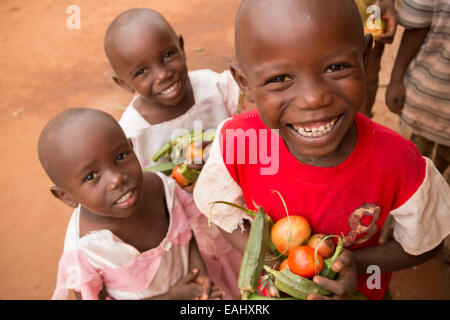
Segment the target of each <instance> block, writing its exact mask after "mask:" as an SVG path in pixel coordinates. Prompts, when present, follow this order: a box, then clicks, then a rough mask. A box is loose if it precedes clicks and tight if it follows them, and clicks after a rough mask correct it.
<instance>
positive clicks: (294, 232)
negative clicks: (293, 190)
mask: <svg viewBox="0 0 450 320" xmlns="http://www.w3.org/2000/svg"><path fill="white" fill-rule="evenodd" d="M272 192H273V193H276V194H278V196H279V197H280V199H281V201H282V202H283V206H284V210H285V212H286V217H284V218H282V219H280V220H278V221H277V222H276V223H275V224H274V225H273V227H272V229H271V230H270V239H271V240H272V242H273V244H274V245H275V248H276V249H277V250H278V252H280V253H281V254H282V255H285V256H288V255H289V253H290V252H291V250H292V249H294V248H295V247H297V246H300V245H302V244H304V243H305V242H306V241H307V240H308V238H309V236H310V235H311V227H310V225H309V222H308V220H306V219H305V218H304V217H302V216H298V215H294V216H290V215H289V212H288V209H287V206H286V202H284V199H283V197H282V196H281V194H280V193H279V192H278V191H276V190H272Z"/></svg>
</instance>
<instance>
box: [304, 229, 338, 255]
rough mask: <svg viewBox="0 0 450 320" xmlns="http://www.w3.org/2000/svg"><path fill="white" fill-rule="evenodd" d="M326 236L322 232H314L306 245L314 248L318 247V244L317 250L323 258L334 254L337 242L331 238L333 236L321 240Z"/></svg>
mask: <svg viewBox="0 0 450 320" xmlns="http://www.w3.org/2000/svg"><path fill="white" fill-rule="evenodd" d="M325 237H326V235H324V234H321V233H316V234H313V235H312V236H311V237H310V238H309V240H308V242H307V243H306V245H307V246H308V247H311V248H313V249H316V247H317V246H318V247H319V248H318V250H317V252H318V253H320V255H321V256H322V258H324V259H327V258H329V257H331V256H332V255H333V252H334V248H335V244H334V241H333V239H331V238H327V239H326V240H324V241H320V240H322V239H323V238H325Z"/></svg>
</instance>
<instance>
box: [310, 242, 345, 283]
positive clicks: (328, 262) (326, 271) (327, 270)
mask: <svg viewBox="0 0 450 320" xmlns="http://www.w3.org/2000/svg"><path fill="white" fill-rule="evenodd" d="M330 237H337V238H338V244H337V246H336V249H335V250H334V254H333V255H332V256H331V257H330V258H328V259H325V260H324V262H323V264H324V266H323V269H322V272H321V273H320V275H321V276H322V277H326V278H328V279H331V280H333V279H334V278H335V276H336V272H334V271H333V269H332V268H331V267H332V266H333V263H334V262H335V261H336V259H337V258H338V257H339V255H340V254H341V252H342V249H343V248H344V239H343V238H342V237H340V236H337V235H333V236H327V237H324V238H323V239H322V240H321V241H320V242H322V241H323V240H326V239H327V238H330ZM320 242H319V244H320ZM319 244H318V245H317V247H316V250H315V251H314V259H316V254H317V248H318V247H319Z"/></svg>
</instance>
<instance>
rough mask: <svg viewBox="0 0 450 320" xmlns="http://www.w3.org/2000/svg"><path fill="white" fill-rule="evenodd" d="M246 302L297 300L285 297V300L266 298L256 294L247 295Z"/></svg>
mask: <svg viewBox="0 0 450 320" xmlns="http://www.w3.org/2000/svg"><path fill="white" fill-rule="evenodd" d="M247 300H297V299H295V298H293V297H285V298H273V297H266V296H263V295H260V294H257V293H250V294H249V295H248V299H247Z"/></svg>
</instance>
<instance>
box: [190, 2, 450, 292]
mask: <svg viewBox="0 0 450 320" xmlns="http://www.w3.org/2000/svg"><path fill="white" fill-rule="evenodd" d="M235 28H236V29H235V46H236V47H235V50H236V59H237V64H232V66H231V71H232V74H233V76H234V78H235V80H236V82H237V83H238V84H239V87H240V88H241V90H242V91H243V92H244V94H245V96H246V97H247V99H248V100H250V101H252V102H255V103H256V107H257V112H249V113H246V114H242V115H240V116H236V117H233V119H232V120H228V121H225V122H224V123H223V124H222V126H221V127H220V128H219V129H218V133H220V139H216V141H215V142H214V143H213V146H212V148H211V153H210V158H209V160H208V162H207V164H206V165H205V167H204V168H203V171H202V173H201V175H200V177H199V179H198V181H197V185H196V187H195V189H194V199H195V201H196V204H197V206H198V207H199V208H200V209H201V210H202V212H204V213H205V214H206V215H208V214H209V209H210V208H209V206H208V204H209V203H210V202H211V201H216V200H225V201H231V202H235V203H238V204H242V203H243V202H244V203H245V205H246V206H247V207H248V208H249V209H255V208H256V207H257V206H262V207H263V208H264V209H265V211H266V212H267V213H268V214H269V215H270V216H271V218H272V219H273V220H274V221H277V220H279V219H281V218H282V217H284V216H285V215H286V213H285V210H284V207H283V205H282V203H281V201H280V200H279V199H278V198H277V197H276V196H275V195H274V194H273V193H272V190H277V191H279V192H280V193H281V195H282V196H283V198H284V200H285V201H286V204H287V208H288V210H289V213H290V214H292V215H294V214H296V215H301V216H304V217H305V218H307V220H308V221H309V222H310V225H311V227H312V230H313V232H314V233H324V234H343V235H344V241H345V244H344V246H345V247H346V248H347V250H344V251H343V253H342V254H341V256H340V257H339V258H338V259H337V260H336V262H335V263H334V265H333V269H334V270H335V271H336V272H338V273H339V276H340V277H341V278H342V279H341V280H340V281H332V280H329V279H326V278H323V277H320V276H316V277H314V281H315V282H316V283H318V284H319V285H321V286H323V287H325V288H326V289H328V290H329V291H331V292H333V296H332V297H323V296H318V295H310V296H309V297H308V298H309V299H326V298H336V299H338V298H349V297H350V296H351V295H352V294H353V293H354V291H355V290H356V289H358V290H359V291H361V292H362V293H363V294H364V295H366V297H368V298H369V299H381V298H382V297H383V296H384V295H385V293H386V292H387V289H388V287H389V280H390V273H389V272H391V271H395V270H399V269H403V268H408V267H411V266H413V265H416V264H418V263H421V262H423V261H426V260H427V259H429V258H430V257H431V256H433V254H435V253H436V251H437V250H438V246H439V244H440V243H441V242H442V240H443V239H444V238H445V236H446V235H447V234H449V232H450V219H448V212H449V208H450V203H449V198H450V190H449V187H448V186H447V185H446V183H445V181H444V180H443V179H442V177H441V176H440V175H439V173H438V172H437V170H436V168H435V167H434V166H433V164H432V163H431V161H429V160H428V159H425V158H422V157H421V156H420V154H419V153H418V152H417V150H416V149H415V147H414V146H413V145H412V144H411V143H410V142H408V141H407V140H405V139H403V138H401V137H400V136H399V135H398V134H396V133H395V132H393V131H391V130H389V129H387V128H385V127H382V126H381V125H378V124H376V123H374V122H372V121H370V120H369V119H368V118H366V117H364V116H363V115H361V114H359V113H358V110H359V109H360V107H361V105H362V104H363V101H364V91H365V67H366V59H367V54H368V52H369V50H370V48H371V44H372V37H371V36H370V35H367V36H365V37H364V35H363V26H362V23H361V19H360V16H359V13H358V9H357V7H356V5H355V3H354V1H352V0H339V1H326V0H317V1H308V0H246V1H243V3H242V4H241V6H240V8H239V11H238V13H237V16H236V25H235ZM248 130H255V132H263V131H264V130H265V131H266V134H264V135H262V134H261V133H260V134H259V135H258V144H257V146H258V147H259V148H261V146H265V147H266V148H267V149H270V148H269V147H268V146H270V145H271V143H272V137H273V136H274V135H276V136H277V137H278V139H279V152H278V153H275V154H271V157H272V158H274V157H277V158H278V159H279V170H278V171H277V172H276V173H275V174H271V175H264V174H262V171H261V169H262V168H264V167H266V166H267V162H266V161H264V159H258V161H257V163H249V162H248V160H247V162H246V163H241V162H239V161H236V160H237V158H238V157H239V154H242V153H245V156H246V157H247V158H248V157H249V155H250V154H252V153H254V152H256V151H257V149H256V148H255V149H251V148H250V147H249V146H251V144H250V143H248V144H247V145H246V147H245V148H237V144H236V141H237V140H238V139H239V136H240V135H242V133H245V132H247V131H248ZM230 132H235V134H234V135H230V134H229V133H230ZM227 133H228V135H227ZM230 153H232V154H233V156H234V158H233V159H232V161H226V160H229V158H227V155H228V154H230ZM429 199H433V201H430V200H429ZM388 214H392V216H393V217H394V219H395V226H394V236H395V240H391V241H388V242H386V243H384V244H383V245H379V235H380V229H381V227H382V225H383V223H384V221H385V219H386V217H387V215H388ZM248 220H250V218H249V217H248V216H246V215H245V214H243V213H242V212H239V211H237V210H234V209H233V208H229V207H221V206H219V205H217V206H215V207H214V210H213V213H212V221H213V222H214V223H215V224H217V225H218V226H220V227H221V228H222V229H223V230H224V231H225V232H224V234H227V237H228V239H229V241H230V243H232V244H233V245H234V246H235V247H236V248H239V249H240V250H241V251H243V249H244V248H245V244H246V236H247V233H244V234H242V233H241V231H240V230H239V228H238V227H239V226H241V227H243V226H244V224H246V221H248ZM247 231H248V229H247ZM371 265H377V266H378V267H380V269H381V272H382V274H381V275H380V278H381V279H380V280H381V286H380V287H377V286H375V287H374V286H371V285H369V283H367V280H368V278H369V276H370V275H368V274H367V273H366V272H367V270H368V269H367V268H368V267H369V266H371Z"/></svg>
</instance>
